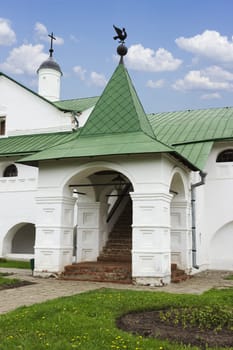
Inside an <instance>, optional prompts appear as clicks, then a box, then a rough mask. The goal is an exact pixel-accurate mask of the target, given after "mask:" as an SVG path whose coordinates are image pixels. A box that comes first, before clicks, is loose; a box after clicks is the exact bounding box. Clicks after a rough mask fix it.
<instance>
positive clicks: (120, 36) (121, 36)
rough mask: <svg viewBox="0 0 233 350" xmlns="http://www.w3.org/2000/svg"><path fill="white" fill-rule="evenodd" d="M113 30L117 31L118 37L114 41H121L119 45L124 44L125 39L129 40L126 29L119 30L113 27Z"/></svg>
mask: <svg viewBox="0 0 233 350" xmlns="http://www.w3.org/2000/svg"><path fill="white" fill-rule="evenodd" d="M113 28H114V29H115V31H116V33H117V35H116V36H114V37H113V39H114V40H117V39H118V40H119V43H121V44H124V42H125V39H126V38H127V33H126V31H125V28H122V29H120V28H117V27H116V26H114V25H113Z"/></svg>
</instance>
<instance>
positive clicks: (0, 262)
mask: <svg viewBox="0 0 233 350" xmlns="http://www.w3.org/2000/svg"><path fill="white" fill-rule="evenodd" d="M0 267H8V268H17V269H30V262H29V261H19V260H7V259H3V258H0ZM0 350H1V347H0Z"/></svg>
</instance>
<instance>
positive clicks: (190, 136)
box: [148, 107, 233, 169]
mask: <svg viewBox="0 0 233 350" xmlns="http://www.w3.org/2000/svg"><path fill="white" fill-rule="evenodd" d="M148 118H149V120H150V123H151V125H152V128H153V130H154V133H155V135H156V137H157V139H158V140H160V141H162V142H164V143H166V144H167V145H170V146H173V147H174V148H175V150H176V151H177V152H179V154H181V155H182V156H183V157H185V158H186V159H188V160H189V161H190V162H191V163H192V164H195V165H196V166H197V167H198V168H200V169H203V168H204V166H205V164H206V161H207V159H208V156H209V153H210V151H211V148H212V146H213V143H214V141H221V140H233V107H225V108H209V109H200V110H187V111H180V112H167V113H156V114H150V115H148Z"/></svg>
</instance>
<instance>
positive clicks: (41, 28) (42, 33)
mask: <svg viewBox="0 0 233 350" xmlns="http://www.w3.org/2000/svg"><path fill="white" fill-rule="evenodd" d="M34 30H35V33H36V37H37V38H38V39H39V40H41V41H45V42H50V40H51V39H50V37H49V36H48V34H49V33H48V30H47V28H46V26H45V25H44V24H43V23H40V22H36V24H35V27H34ZM54 37H55V38H56V40H54V41H53V43H54V45H63V44H64V39H62V38H61V37H59V36H57V35H55V34H54Z"/></svg>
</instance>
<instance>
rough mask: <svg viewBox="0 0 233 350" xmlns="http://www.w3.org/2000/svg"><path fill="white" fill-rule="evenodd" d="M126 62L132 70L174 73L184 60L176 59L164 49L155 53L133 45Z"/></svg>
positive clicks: (138, 45) (139, 45)
mask: <svg viewBox="0 0 233 350" xmlns="http://www.w3.org/2000/svg"><path fill="white" fill-rule="evenodd" d="M125 61H126V63H127V66H128V67H129V68H131V69H135V70H142V71H148V72H161V71H174V70H176V69H178V68H179V66H180V65H181V63H182V60H180V59H177V58H174V57H173V56H172V54H171V53H170V52H169V51H167V50H165V49H163V48H159V49H158V50H157V51H154V50H152V49H149V48H144V47H143V46H142V45H141V44H136V45H132V46H131V47H130V48H129V49H128V54H127V56H126V57H125Z"/></svg>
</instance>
